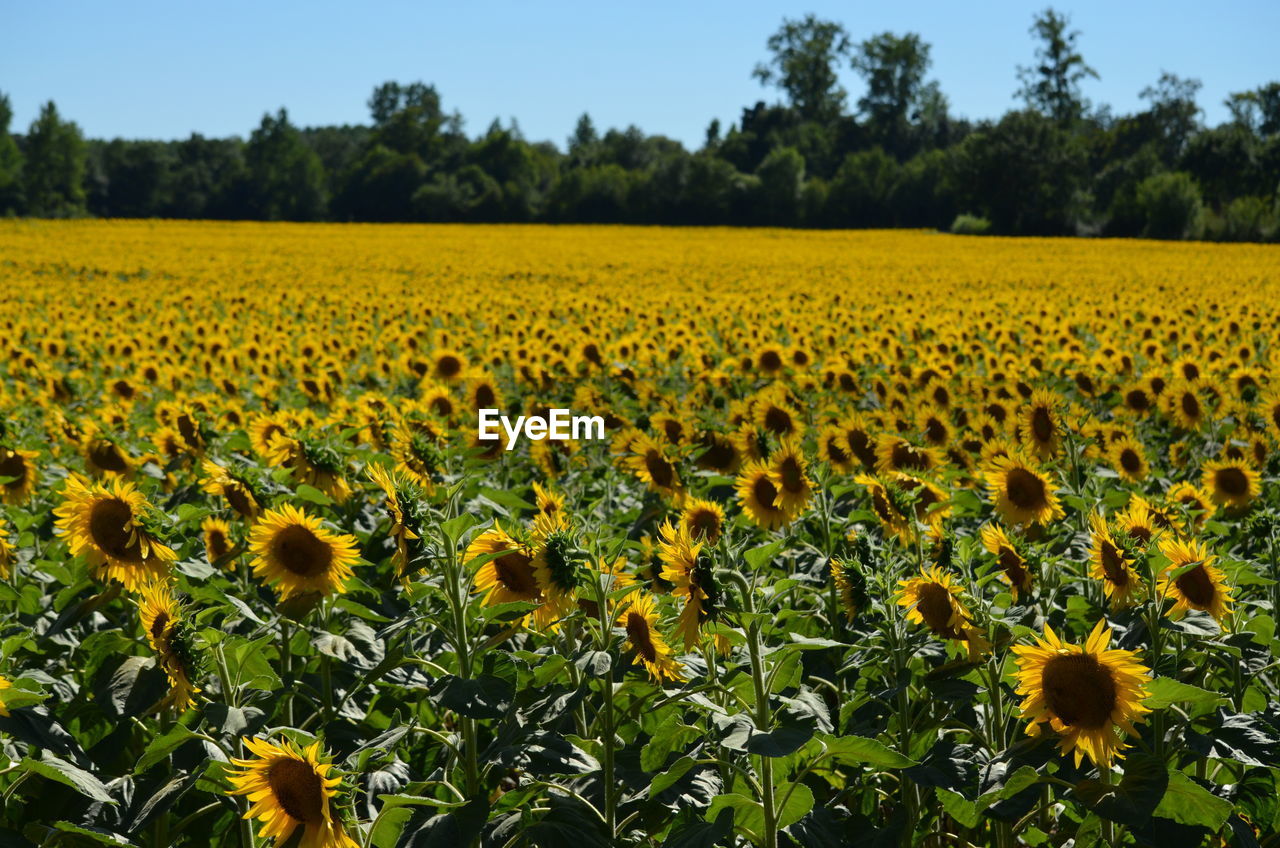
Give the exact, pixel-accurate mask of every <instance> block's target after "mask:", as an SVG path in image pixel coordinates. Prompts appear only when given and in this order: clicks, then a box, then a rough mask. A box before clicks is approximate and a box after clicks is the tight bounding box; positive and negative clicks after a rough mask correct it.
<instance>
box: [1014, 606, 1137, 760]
mask: <svg viewBox="0 0 1280 848" xmlns="http://www.w3.org/2000/svg"><path fill="white" fill-rule="evenodd" d="M1110 641H1111V631H1110V630H1108V629H1107V628H1106V623H1105V622H1104V621H1099V622H1098V624H1097V626H1095V627H1094V629H1093V632H1092V633H1091V634H1090V635H1089V638H1088V639H1087V640H1086V641H1085V643H1084V644H1083V645H1073V644H1070V643H1067V642H1063V641H1062V640H1060V639H1059V638H1058V635H1057V634H1056V633H1054V631H1053V628H1051V627H1049V625H1048V624H1046V625H1045V628H1044V638H1043V639H1040V638H1037V639H1036V644H1034V645H1015V646H1014V648H1013V652H1014V653H1015V654H1016V655H1017V658H1018V660H1017V661H1018V671H1017V675H1016V676H1017V679H1018V687H1017V693H1018V694H1019V695H1022V696H1023V700H1022V705H1021V716H1022V717H1023V718H1025V719H1027V720H1029V722H1030V723H1029V724H1028V725H1027V734H1028V735H1029V736H1039V735H1040V734H1041V733H1042V732H1044V728H1045V726H1046V725H1047V726H1048V727H1049V728H1050V729H1051V730H1053V731H1054V732H1055V733H1057V734H1058V736H1059V737H1060V738H1059V742H1058V747H1059V750H1061V751H1062V753H1063V754H1070V753H1074V755H1075V762H1076V765H1077V766H1078V765H1079V764H1080V761H1081V759H1083V758H1084V757H1086V756H1087V757H1088V758H1089V760H1090V762H1092V763H1093V764H1094V765H1096V766H1098V767H1099V768H1103V769H1107V768H1110V766H1111V763H1112V761H1113V760H1114V759H1115V758H1116V757H1121V756H1123V755H1122V754H1120V753H1119V752H1120V751H1121V750H1122V749H1123V748H1124V747H1126V746H1125V744H1124V742H1123V740H1122V739H1121V737H1120V735H1119V731H1124V732H1125V733H1129V734H1131V735H1134V736H1136V735H1137V731H1136V730H1135V729H1134V727H1133V723H1134V722H1135V721H1141V720H1142V719H1143V716H1144V714H1145V713H1148V712H1150V710H1149V709H1148V708H1147V707H1146V706H1144V705H1143V703H1142V701H1143V699H1144V698H1146V697H1147V694H1148V691H1147V688H1146V684H1147V680H1148V678H1149V672H1150V669H1148V668H1146V667H1145V666H1144V665H1142V664H1141V663H1140V662H1139V661H1138V656H1137V654H1136V653H1134V652H1133V651H1125V650H1118V649H1115V650H1112V649H1109V645H1110Z"/></svg>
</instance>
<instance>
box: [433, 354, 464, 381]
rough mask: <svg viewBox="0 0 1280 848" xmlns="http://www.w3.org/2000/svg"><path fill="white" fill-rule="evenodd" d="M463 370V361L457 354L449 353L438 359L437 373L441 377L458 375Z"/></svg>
mask: <svg viewBox="0 0 1280 848" xmlns="http://www.w3.org/2000/svg"><path fill="white" fill-rule="evenodd" d="M461 370H462V362H461V360H459V359H458V358H457V357H456V356H450V355H448V354H446V355H444V356H442V357H440V358H439V359H438V360H436V373H437V374H439V375H440V376H441V377H456V376H457V375H458V372H459V371H461Z"/></svg>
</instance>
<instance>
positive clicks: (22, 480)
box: [0, 447, 39, 506]
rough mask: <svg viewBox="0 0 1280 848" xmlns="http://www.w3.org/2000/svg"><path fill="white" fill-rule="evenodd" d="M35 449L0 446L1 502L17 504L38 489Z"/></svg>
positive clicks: (25, 500)
mask: <svg viewBox="0 0 1280 848" xmlns="http://www.w3.org/2000/svg"><path fill="white" fill-rule="evenodd" d="M37 456H39V454H37V453H36V452H35V451H25V450H17V449H16V448H5V447H0V502H3V503H6V504H9V505H10V506H17V505H19V504H23V503H26V502H27V499H28V498H30V497H31V493H32V492H34V491H35V489H36V465H35V462H33V460H34V459H35V458H36V457H37Z"/></svg>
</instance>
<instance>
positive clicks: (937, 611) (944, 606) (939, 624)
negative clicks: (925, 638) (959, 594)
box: [916, 583, 952, 632]
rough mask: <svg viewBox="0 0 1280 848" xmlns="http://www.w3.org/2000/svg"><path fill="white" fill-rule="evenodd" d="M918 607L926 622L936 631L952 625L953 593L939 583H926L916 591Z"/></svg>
mask: <svg viewBox="0 0 1280 848" xmlns="http://www.w3.org/2000/svg"><path fill="white" fill-rule="evenodd" d="M916 609H917V610H918V611H919V613H920V617H921V618H923V619H924V623H925V624H927V625H929V629H930V630H933V631H935V632H943V631H946V630H949V629H950V627H951V613H952V609H951V593H950V592H949V591H947V588H946V587H945V586H942V585H940V584H938V583H925V584H924V585H923V586H921V587H920V589H919V590H918V591H917V592H916Z"/></svg>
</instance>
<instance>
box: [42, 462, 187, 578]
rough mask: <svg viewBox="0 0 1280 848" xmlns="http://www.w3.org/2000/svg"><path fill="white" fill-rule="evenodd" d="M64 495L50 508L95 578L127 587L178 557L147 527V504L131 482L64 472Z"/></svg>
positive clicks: (163, 570) (164, 570) (159, 573)
mask: <svg viewBox="0 0 1280 848" xmlns="http://www.w3.org/2000/svg"><path fill="white" fill-rule="evenodd" d="M64 496H65V500H64V501H63V503H62V506H60V507H58V508H57V509H56V510H54V514H55V515H56V516H57V526H58V528H59V529H60V530H61V531H62V532H63V533H64V534H65V535H66V537H67V543H68V545H69V546H70V548H71V555H72V556H83V557H84V558H85V560H86V561H87V562H88V563H89V567H90V568H91V569H92V570H93V574H94V577H96V578H97V579H99V580H115V581H117V582H119V583H122V584H124V587H125V588H126V589H128V590H129V591H131V592H136V591H138V590H140V589H141V588H142V587H143V586H146V585H148V584H150V583H153V582H155V581H157V580H161V579H163V578H165V577H166V576H168V574H169V566H170V563H172V562H174V561H175V560H176V559H177V558H178V557H177V554H176V553H174V551H173V549H172V548H170V547H168V546H167V545H164V544H162V543H160V542H159V541H158V540H157V539H156V537H155V535H154V534H153V532H152V531H150V530H148V529H147V528H146V519H147V514H148V510H149V509H150V506H149V504H148V503H147V499H146V497H145V496H144V495H143V494H142V492H140V491H138V489H137V487H135V486H134V485H133V484H132V483H128V482H125V481H124V480H121V479H120V478H118V477H115V478H107V479H106V480H105V481H104V482H92V481H87V480H85V479H84V478H82V477H76V476H72V477H68V478H67V488H66V492H65V495H64Z"/></svg>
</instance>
